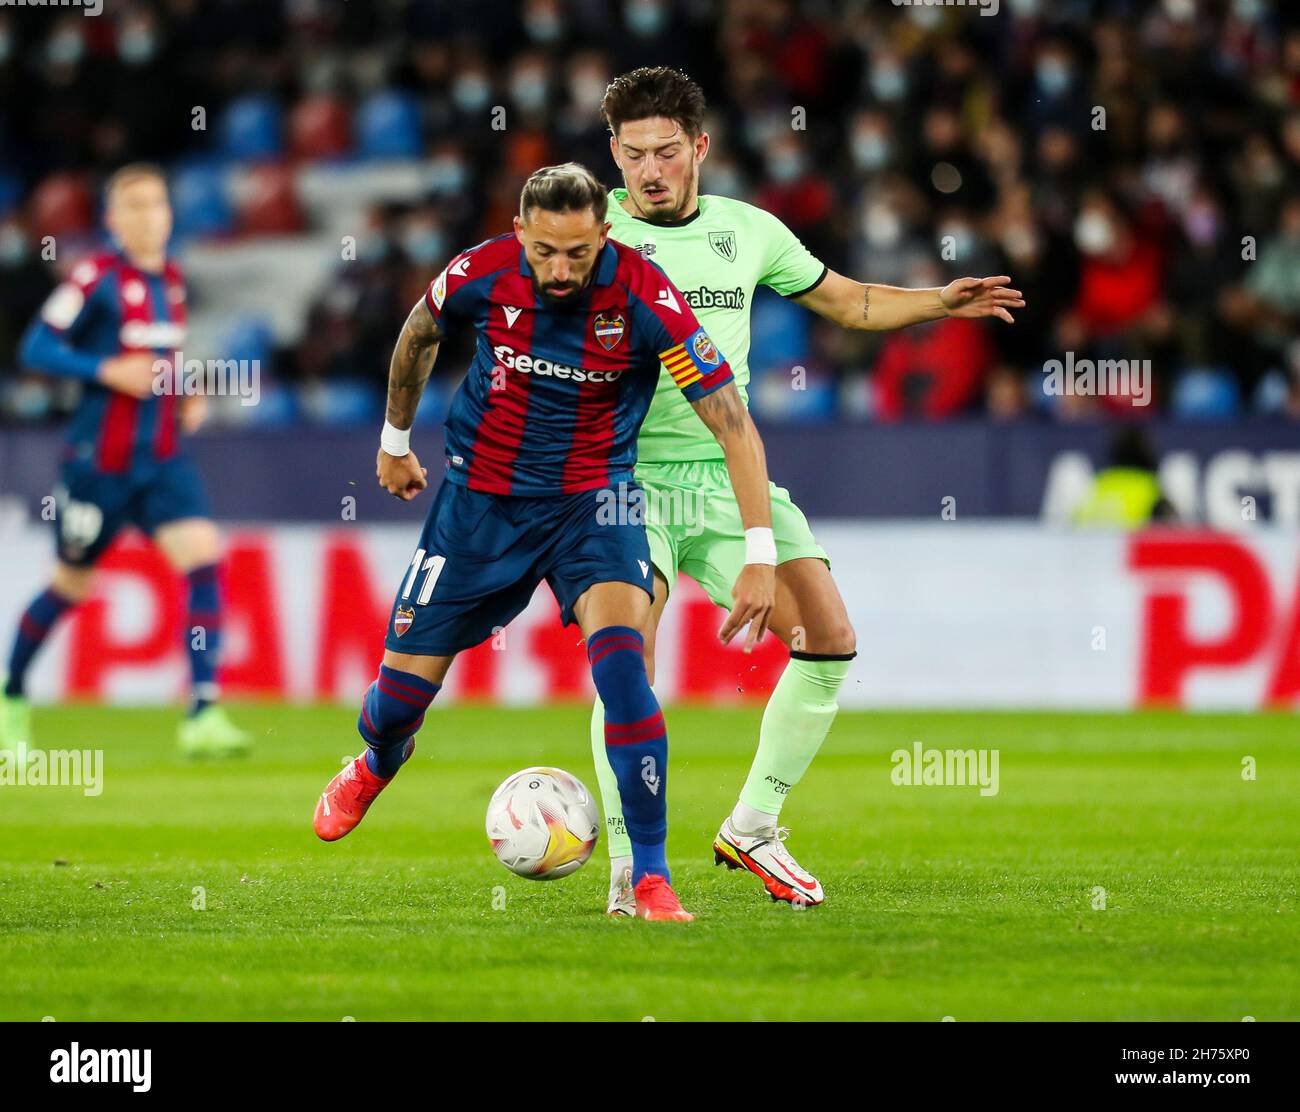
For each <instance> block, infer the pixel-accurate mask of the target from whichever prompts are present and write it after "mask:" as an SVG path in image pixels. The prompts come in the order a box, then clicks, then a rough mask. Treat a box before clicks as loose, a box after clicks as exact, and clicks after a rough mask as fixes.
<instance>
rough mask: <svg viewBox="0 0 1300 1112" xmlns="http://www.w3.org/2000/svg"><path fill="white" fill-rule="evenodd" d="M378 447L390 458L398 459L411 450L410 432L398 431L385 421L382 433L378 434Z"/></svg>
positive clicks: (408, 430)
mask: <svg viewBox="0 0 1300 1112" xmlns="http://www.w3.org/2000/svg"><path fill="white" fill-rule="evenodd" d="M379 446H380V447H381V448H383V450H384V451H385V452H387V453H388V454H389V455H390V456H397V457H399V458H400V457H402V456H404V455H406V454H407V453H408V452H410V450H411V430H410V429H399V428H398V427H397V426H396V425H390V424H389V423H388V422H387V421H385V422H384V431H383V432H382V433H380V434H379Z"/></svg>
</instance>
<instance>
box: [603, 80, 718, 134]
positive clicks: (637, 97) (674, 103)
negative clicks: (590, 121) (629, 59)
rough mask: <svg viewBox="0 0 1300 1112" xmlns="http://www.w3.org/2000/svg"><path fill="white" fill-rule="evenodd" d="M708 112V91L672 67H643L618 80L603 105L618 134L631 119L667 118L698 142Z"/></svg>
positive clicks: (611, 129) (610, 123)
mask: <svg viewBox="0 0 1300 1112" xmlns="http://www.w3.org/2000/svg"><path fill="white" fill-rule="evenodd" d="M704 110H705V103H704V90H702V89H701V88H700V87H699V86H698V85H697V84H695V82H694V81H692V80H691V79H690V78H689V77H687V76H686V74H684V73H682V71H681V70H677V69H673V68H671V67H670V66H642V67H641V69H634V70H633V71H632V72H631V73H625V74H623V75H621V76H620V77H616V78H614V80H613V81H611V82H610V84H609V88H607V89H606V90H605V99H604V100H602V101H601V102H600V114H601V115H602V116H604V117H605V123H607V124H608V125H609V130H610V131H611V132H613V133H614V134H615V135H617V134H618V129H619V128H620V127H622V126H623V124H625V123H626V122H627V121H628V120H648V119H652V118H653V117H655V116H663V117H664V118H665V119H668V120H672V121H673V122H675V123H676V124H678V125H679V126H680V127H681V129H682V130H683V131H684V132H686V134H687V135H689V136H690V137H691V138H692V139H695V138H696V137H697V136H698V135H699V134H700V132H701V131H703V130H704Z"/></svg>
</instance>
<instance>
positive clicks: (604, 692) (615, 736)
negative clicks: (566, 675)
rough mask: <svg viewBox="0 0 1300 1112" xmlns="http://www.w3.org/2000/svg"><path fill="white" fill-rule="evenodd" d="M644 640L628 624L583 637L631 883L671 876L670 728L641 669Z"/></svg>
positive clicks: (667, 878) (609, 627) (666, 878)
mask: <svg viewBox="0 0 1300 1112" xmlns="http://www.w3.org/2000/svg"><path fill="white" fill-rule="evenodd" d="M644 652H645V642H644V640H643V639H642V637H641V634H640V633H638V632H637V631H636V630H635V629H632V628H630V627H629V626H607V627H606V628H604V629H601V630H597V631H596V632H595V633H593V634H592V635H591V637H589V638H588V639H587V659H588V660H589V661H590V662H591V678H592V679H593V680H594V681H595V683H596V690H597V692H599V693H600V701H601V702H602V703H604V704H605V752H606V753H607V754H608V755H609V764H610V767H611V768H612V769H613V770H614V776H615V778H616V779H617V780H618V795H619V800H620V801H621V802H622V804H623V823H624V826H625V827H626V828H627V833H628V837H629V838H630V839H631V841H632V883H633V884H634V885H635V884H636V883H637V882H638V881H639V880H640V879H641V878H642V877H643V876H645V875H646V874H647V873H658V874H659V875H660V876H662V877H663V878H664V879H665V880H671V879H672V878H671V876H670V874H669V872H668V859H667V857H666V855H665V853H664V843H665V841H666V840H667V838H668V731H667V730H666V729H665V728H664V716H663V712H662V711H661V710H660V709H659V700H658V699H656V698H655V693H654V692H653V691H651V690H650V680H649V678H648V677H647V676H646V671H645V656H644Z"/></svg>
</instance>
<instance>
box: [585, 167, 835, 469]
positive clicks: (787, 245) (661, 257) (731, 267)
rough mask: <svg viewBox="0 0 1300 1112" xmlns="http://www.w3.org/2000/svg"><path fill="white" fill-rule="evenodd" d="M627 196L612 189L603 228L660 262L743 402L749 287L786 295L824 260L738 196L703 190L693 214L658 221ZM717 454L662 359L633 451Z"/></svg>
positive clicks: (642, 454)
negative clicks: (626, 202) (632, 208)
mask: <svg viewBox="0 0 1300 1112" xmlns="http://www.w3.org/2000/svg"><path fill="white" fill-rule="evenodd" d="M626 196H627V190H626V189H614V190H611V192H610V195H609V215H608V217H607V218H606V219H608V220H609V222H610V224H611V225H612V227H611V228H610V230H609V234H610V235H611V236H612V237H613V238H614V239H616V240H618V241H619V242H620V243H625V244H627V246H629V247H633V248H635V249H636V250H637V251H640V252H641V254H642V255H644V256H645V257H646V258H647V259H649V260H650V261H651V262H653V263H657V264H658V265H659V266H661V267H663V270H664V273H665V274H667V275H668V277H669V278H670V279H671V280H672V283H673V285H675V286H676V287H677V288H678V289H679V290H681V291H682V296H683V297H684V298H685V299H686V303H687V304H688V305H689V306H690V307H691V308H692V309H693V310H694V312H695V315H696V317H697V318H699V322H700V324H701V326H702V327H703V328H704V330H705V331H706V332H708V334H709V336H710V338H711V339H712V340H713V342H714V343H715V344H716V345H717V347H718V350H719V351H721V352H722V354H723V355H724V356H725V357H726V359H727V362H728V363H730V364H731V371H732V374H734V375H735V376H736V386H737V387H738V388H739V390H740V396H741V397H742V398H744V399H745V402H746V404H748V403H749V395H748V391H747V389H746V387H747V385H748V383H749V314H750V310H751V308H752V305H753V301H754V289H755V287H757V286H770V287H771V288H772V289H774V290H775V291H776V292H777V293H779V294H782V295H783V296H785V297H796V296H798V295H799V294H802V293H807V292H808V291H809V290H810V289H812V288H813V287H814V286H816V285H817V283H818V282H820V281H821V280H822V277H823V275H825V273H826V267H825V266H824V265H823V264H822V263H821V262H820V261H818V260H817V259H816V258H814V257H813V255H812V253H811V252H810V251H809V250H808V249H807V248H806V247H805V246H804V245H803V244H802V243H800V242H799V237H798V236H796V235H795V234H794V233H793V232H792V231H790V229H789V228H787V227H786V226H785V225H784V224H782V223H781V221H780V220H778V219H777V218H776V217H775V216H773V215H772V214H771V213H770V212H764V211H763V210H762V209H760V208H755V207H754V206H753V205H747V204H745V202H744V201H736V200H733V199H732V198H730V197H714V196H710V195H702V196H701V197H700V198H699V208H698V209H697V211H696V214H695V215H694V216H692V217H690V218H689V219H687V220H685V221H683V222H682V223H679V224H673V225H663V224H652V223H651V222H650V221H648V220H642V219H640V218H638V217H635V216H632V215H630V214H629V213H628V212H627V211H626V210H625V209H624V208H623V206H622V203H621V202H622V201H623V198H625V197H626ZM721 458H722V448H721V447H720V446H719V444H718V442H717V440H715V439H714V437H713V434H712V433H711V432H709V430H708V428H707V427H706V426H705V424H704V422H703V421H701V420H700V419H699V417H698V416H696V414H695V411H694V410H693V409H692V408H691V403H690V402H688V401H687V400H686V398H685V397H684V396H683V394H682V392H681V391H680V390H679V389H678V388H677V385H676V384H675V383H674V382H673V379H672V376H671V375H670V374H669V373H668V372H667V371H666V370H664V369H663V368H662V367H661V368H660V375H659V383H658V385H657V386H656V387H655V395H654V400H653V401H652V402H651V403H650V411H649V413H647V414H646V419H645V423H644V424H643V425H642V426H641V435H640V437H639V438H638V440H637V459H638V460H643V461H645V462H664V461H670V460H706V459H721Z"/></svg>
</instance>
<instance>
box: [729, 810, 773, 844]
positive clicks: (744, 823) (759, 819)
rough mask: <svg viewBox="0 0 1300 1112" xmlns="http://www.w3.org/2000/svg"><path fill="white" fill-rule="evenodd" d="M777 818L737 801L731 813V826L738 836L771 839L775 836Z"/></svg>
mask: <svg viewBox="0 0 1300 1112" xmlns="http://www.w3.org/2000/svg"><path fill="white" fill-rule="evenodd" d="M777 817H778V816H776V815H769V814H768V813H767V812H766V811H760V810H758V809H757V808H754V807H751V806H750V805H749V804H748V803H741V802H739V801H737V803H736V806H735V807H734V808H732V811H731V825H732V826H734V827H735V828H736V832H737V833H738V834H747V835H749V836H750V837H751V838H752V837H758V836H760V835H766V836H767V837H771V836H773V835H774V834H776V820H777Z"/></svg>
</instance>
